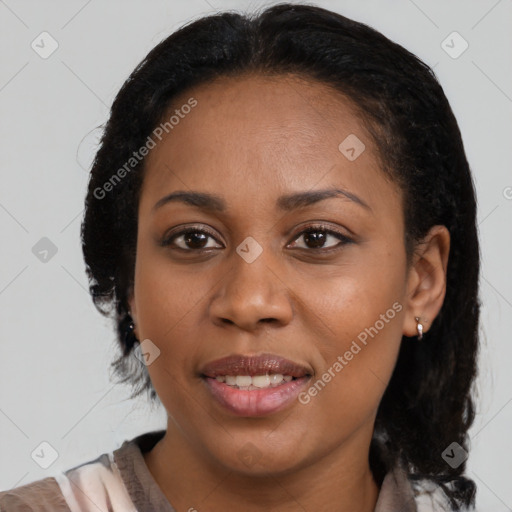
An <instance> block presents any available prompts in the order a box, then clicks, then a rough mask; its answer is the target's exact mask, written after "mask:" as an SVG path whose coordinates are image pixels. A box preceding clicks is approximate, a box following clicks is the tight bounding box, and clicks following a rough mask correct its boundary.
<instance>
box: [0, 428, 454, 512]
mask: <svg viewBox="0 0 512 512" xmlns="http://www.w3.org/2000/svg"><path fill="white" fill-rule="evenodd" d="M164 434H165V430H159V431H154V432H148V433H145V434H142V435H140V436H137V437H135V438H133V439H131V440H128V441H124V443H123V444H122V446H121V447H120V448H118V449H117V450H114V451H112V452H109V453H104V454H102V455H100V456H99V457H97V458H96V459H94V460H91V461H89V462H86V463H84V464H80V465H78V466H76V467H74V468H71V469H68V470H67V471H64V472H62V473H60V474H57V475H56V476H54V477H47V478H44V479H43V480H38V481H36V482H32V483H29V484H26V485H23V486H21V487H17V488H15V489H12V490H9V491H4V492H1V493H0V511H1V512H33V511H37V512H176V510H175V509H174V508H173V506H172V505H171V504H170V503H169V502H168V501H167V498H166V497H165V495H164V494H163V492H162V490H161V489H160V487H159V486H158V484H157V483H156V481H155V480H154V478H153V476H152V475H151V473H150V471H149V469H148V467H147V466H146V463H145V461H144V458H143V455H142V454H143V453H145V452H147V451H150V450H151V449H152V448H153V446H154V445H155V444H156V443H157V442H158V441H159V440H160V439H161V438H162V437H163V436H164ZM422 498H425V496H423V497H422V496H421V495H420V494H419V493H418V491H417V490H415V488H414V487H413V485H412V484H411V482H410V481H409V480H408V478H407V475H406V473H405V472H404V471H403V470H400V469H399V468H396V469H395V470H394V471H391V472H388V473H387V474H386V476H385V477H384V481H383V483H382V486H381V489H380V492H379V496H378V500H377V504H376V508H375V512H397V511H400V512H427V511H428V512H432V511H436V512H437V511H444V510H449V508H444V506H445V504H443V501H442V500H441V501H440V496H439V495H437V497H432V498H431V499H430V498H429V500H427V501H426V502H425V500H424V499H423V500H422ZM189 510H191V511H193V510H195V509H194V508H193V507H191V508H190V509H189Z"/></svg>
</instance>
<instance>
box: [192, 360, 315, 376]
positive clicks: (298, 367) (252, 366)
mask: <svg viewBox="0 0 512 512" xmlns="http://www.w3.org/2000/svg"><path fill="white" fill-rule="evenodd" d="M266 373H280V374H282V375H291V376H292V377H297V378H300V377H304V376H305V375H311V372H310V370H309V369H308V368H307V367H306V366H304V365H302V364H300V363H296V362H294V361H290V360H289V359H285V358H284V357H281V356H277V355H274V354H261V355H249V356H247V355H231V356H228V357H224V358H222V359H217V360H215V361H212V362H210V363H208V364H206V365H205V366H204V367H203V368H202V370H201V374H202V375H203V376H205V377H211V378H215V377H218V376H223V375H235V376H236V375H250V376H254V375H264V374H266Z"/></svg>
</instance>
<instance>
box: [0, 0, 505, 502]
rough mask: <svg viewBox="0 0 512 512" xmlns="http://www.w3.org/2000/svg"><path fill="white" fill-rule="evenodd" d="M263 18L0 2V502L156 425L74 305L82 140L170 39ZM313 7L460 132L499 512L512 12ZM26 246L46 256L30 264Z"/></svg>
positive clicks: (108, 3)
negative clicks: (208, 20)
mask: <svg viewBox="0 0 512 512" xmlns="http://www.w3.org/2000/svg"><path fill="white" fill-rule="evenodd" d="M269 4H270V3H269V2H265V3H264V2H254V1H253V2H249V1H244V0H232V1H228V0H186V1H172V2H171V1H169V0H167V1H164V0H159V1H157V0H151V1H142V0H130V1H127V0H124V1H122V0H116V1H113V0H102V1H99V0H89V1H87V0H60V1H56V0H52V1H45V2H40V1H38V0H30V1H29V0H0V43H1V44H0V54H1V66H0V109H1V117H0V120H1V121H0V123H1V133H0V159H1V160H0V161H1V167H0V168H1V182H0V227H1V264H0V343H1V345H0V347H1V357H0V376H1V377H0V378H1V386H0V432H1V435H0V466H1V467H0V489H2V490H5V489H10V488H12V487H14V486H19V485H23V484H27V483H29V482H31V481H34V480H37V479H40V478H44V477H46V476H53V475H55V474H56V473H57V472H59V471H61V470H64V469H67V468H70V467H72V466H74V465H77V464H79V463H83V462H85V461H88V460H91V459H93V458H96V457H97V456H98V455H99V454H101V453H103V452H106V451H110V450H112V449H115V448H117V447H118V446H120V444H121V443H122V442H123V441H124V440H125V439H130V438H132V437H134V436H136V435H138V434H140V433H143V432H147V431H150V430H156V429H158V428H164V427H165V412H164V411H163V410H161V409H156V410H151V408H150V407H149V405H148V404H147V403H146V400H145V399H143V398H141V399H139V400H129V399H128V397H129V391H130V390H129V388H128V387H123V386H121V385H114V384H113V382H111V381H110V379H109V371H108V367H109V364H110V362H111V361H112V359H113V358H114V357H115V355H116V354H117V349H116V347H115V343H114V331H113V328H112V324H111V323H110V321H108V320H107V319H105V318H103V317H101V316H100V315H99V313H98V312H97V311H96V310H95V308H94V306H93V304H92V301H91V299H90V297H89V294H88V291H87V286H88V283H87V279H86V276H85V271H84V263H83V259H82V254H81V248H80V242H79V229H80V222H81V217H82V210H83V200H84V194H85V189H86V184H87V178H88V169H89V166H90V164H91V162H92V158H93V155H94V151H95V149H96V143H97V140H98V129H97V127H98V126H100V125H101V124H103V123H104V122H105V121H106V119H107V116H108V111H109V107H110V105H111V103H112V101H113V99H114V96H115V94H116V93H117V91H118V90H119V88H120V86H121V85H122V83H123V82H124V80H125V79H126V78H127V77H128V75H129V73H130V72H131V71H132V69H133V68H134V67H135V66H136V65H137V64H138V63H139V61H140V60H141V59H142V58H143V57H144V56H145V55H146V54H147V52H148V51H149V50H150V49H151V48H152V47H154V46H155V45H156V44H157V43H158V42H160V41H161V40H162V39H164V38H165V37H166V36H167V35H169V34H170V33H171V32H173V31H174V30H175V29H176V28H178V27H179V26H180V25H182V24H183V23H185V22H187V21H190V20H192V19H195V18H197V17H199V16H202V15H205V14H208V13H214V12H216V11H218V10H225V9H236V10H249V11H254V10H255V9H257V8H260V7H262V6H264V5H269ZM316 5H319V6H322V7H326V8H329V9H332V10H334V11H337V12H339V13H341V14H344V15H346V16H348V17H352V18H354V19H356V20H358V21H362V22H364V23H367V24H369V25H371V26H373V27H375V28H376V29H378V30H380V31H381V32H383V33H384V34H385V35H386V36H388V37H389V38H391V39H392V40H394V41H396V42H398V43H400V44H402V45H403V46H405V47H406V48H408V49H409V50H411V51H412V52H413V53H415V54H417V55H418V56H419V57H420V58H421V59H423V60H424V61H425V62H426V63H427V64H429V65H430V66H432V67H434V70H435V72H436V74H437V76H438V78H439V80H440V82H441V84H442V85H443V87H444V90H445V92H446V94H447V96H448V99H449V100H450V102H451V105H452V108H453V110H454V112H455V115H456V117H457V119H458V121H459V125H460V128H461V131H462V135H463V139H464V143H465V147H466V150H467V156H468V159H469V161H470V164H471V168H472V170H473V173H474V177H475V182H476V188H477V194H478V203H479V212H478V218H479V229H480V236H481V247H482V258H483V268H482V279H481V298H482V302H483V309H482V328H481V332H482V348H481V354H480V375H479V378H478V382H477V389H478V402H477V406H478V414H477V418H476V421H475V424H474V426H473V428H472V429H471V445H472V451H471V454H470V458H469V462H468V475H469V476H470V477H471V478H472V479H474V480H475V482H476V483H477V485H478V504H479V510H485V511H495V510H496V511H497V510H512V486H510V481H511V477H512V462H511V457H510V456H511V453H512V440H511V436H510V432H511V429H512V404H511V402H512V385H511V384H512V371H511V368H510V364H511V360H512V343H511V339H510V332H511V331H512V321H511V318H512V273H511V272H510V262H511V258H512V241H511V223H510V221H511V219H512V173H511V161H512V158H511V156H512V155H511V153H512V152H511V148H512V138H511V131H512V129H511V127H512V80H511V79H512V59H510V55H511V49H512V31H511V30H510V27H511V26H512V2H511V1H510V0H482V1H468V0H458V1H454V0H452V1H450V2H447V1H445V0H435V1H432V0H414V1H413V0H385V1H382V0H371V1H361V0H331V1H327V0H326V1H318V2H316ZM43 32H47V34H43V35H41V33H43ZM453 32H457V34H455V35H454V34H453ZM41 39H43V41H44V42H43V43H41ZM443 41H444V43H443ZM57 45H58V46H57ZM466 45H468V47H467V49H465V51H463V52H462V50H464V48H465V47H466ZM55 48H56V49H55ZM52 50H54V51H53V53H51V55H46V54H45V52H46V53H49V52H50V51H52ZM461 52H462V53H461ZM459 53H460V55H459ZM41 239H44V240H43V241H41ZM46 239H48V240H49V241H51V243H50V242H49V241H48V240H46ZM37 244H39V245H37ZM41 244H42V245H41ZM34 247H35V249H34ZM40 247H45V248H46V249H47V250H49V252H48V254H47V255H46V256H45V258H46V261H42V260H41V258H42V255H41V252H40V251H39V252H38V248H39V249H40ZM43 260H44V257H43ZM41 443H49V445H51V447H52V449H53V450H55V452H56V453H57V455H56V460H55V461H54V462H53V463H52V464H51V465H50V466H49V467H48V468H46V469H44V468H42V467H40V465H38V464H37V463H36V460H37V457H35V456H34V457H33V456H32V455H31V454H34V453H37V451H38V450H39V451H40V450H41V449H44V448H45V447H46V448H48V447H47V445H45V444H43V445H41ZM50 450H51V449H50ZM47 453H48V452H47Z"/></svg>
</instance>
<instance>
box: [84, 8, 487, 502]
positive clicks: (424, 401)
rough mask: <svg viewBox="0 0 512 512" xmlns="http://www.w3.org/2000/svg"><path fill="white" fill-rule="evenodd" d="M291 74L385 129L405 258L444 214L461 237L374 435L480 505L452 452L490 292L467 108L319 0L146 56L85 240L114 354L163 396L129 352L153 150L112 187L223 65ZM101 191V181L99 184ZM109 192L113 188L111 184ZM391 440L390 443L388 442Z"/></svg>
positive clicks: (226, 70) (407, 346) (115, 113)
mask: <svg viewBox="0 0 512 512" xmlns="http://www.w3.org/2000/svg"><path fill="white" fill-rule="evenodd" d="M247 73H258V74H264V75H273V76H279V75H284V74H287V75H289V74H292V75H295V76H299V77H302V78H306V79H309V80H315V81H318V82H321V83H323V84H327V85H329V86H331V87H332V88H333V89H334V90H336V91H339V92H340V93H341V94H343V95H345V97H348V98H349V99H350V100H351V102H352V103H353V105H354V106H355V107H356V109H357V111H358V113H359V116H360V118H361V120H362V121H363V122H364V123H365V125H366V126H367V128H368V130H369V132H370V134H371V136H372V137H373V138H374V140H375V143H376V146H377V148H378V152H379V158H380V160H381V163H382V169H383V172H385V173H386V174H387V175H388V176H389V177H390V179H392V180H393V181H394V182H395V183H396V184H397V185H398V186H399V187H400V189H401V190H402V195H403V205H404V206H403V207H404V218H405V242H404V243H405V247H406V252H407V255H408V258H409V259H408V261H410V257H411V255H412V254H413V252H414V248H415V243H416V242H417V241H419V240H420V239H421V238H422V237H423V236H424V235H426V234H427V232H428V230H429V229H430V228H431V227H432V226H434V225H438V224H441V225H445V226H446V227H447V228H448V230H449V232H450V236H451V249H450V256H449V262H448V269H447V288H446V296H445V300H444V303H443V306H442V308H441V311H440V313H439V315H438V316H437V317H436V319H435V320H434V322H433V324H432V327H431V329H430V331H429V332H428V333H427V334H426V335H425V336H424V338H423V340H421V341H419V340H414V341H411V340H409V341H408V342H405V343H402V345H401V348H400V353H399V356H398V361H397V364H396V367H395V370H394V372H393V375H392V377H391V380H390V383H389V385H388V388H387V389H386V391H385V394H384V396H383V399H382V401H381V403H380V406H379V409H378V413H377V417H376V423H375V432H376V433H380V434H382V435H383V436H384V438H385V439H386V441H385V450H384V451H382V450H381V448H379V447H378V445H377V443H376V437H374V440H373V441H372V445H371V447H370V462H371V466H372V471H373V472H374V474H375V475H376V478H377V480H378V481H382V478H383V475H384V474H385V472H386V470H387V469H389V468H390V467H391V466H392V465H393V464H397V463H401V464H403V465H405V467H406V468H407V470H408V474H409V478H410V479H411V480H412V481H417V480H420V479H428V480H431V481H433V482H436V483H437V484H438V485H440V486H441V487H442V488H443V490H444V492H445V494H446V496H447V497H448V498H449V501H450V505H451V506H452V508H453V509H455V510H456V509H458V508H459V507H461V506H470V505H473V504H474V498H475V492H476V486H475V484H474V482H473V481H472V480H470V479H468V478H466V477H464V476H463V473H464V471H465V463H462V464H460V465H459V466H457V467H451V466H450V465H448V464H447V463H446V462H445V461H444V460H443V458H442V457H441V454H442V452H443V451H444V450H445V449H446V448H447V447H448V446H449V445H450V444H451V443H452V442H457V443H459V445H461V446H462V447H463V448H465V449H466V450H467V449H468V447H467V444H468V435H467V431H468V429H469V427H470V426H471V424H472V422H473V420H474V402H473V397H472V391H473V390H472V385H473V382H474V378H475V376H476V358H477V352H478V327H479V310H480V303H479V298H478V278H479V268H480V253H479V244H478V237H477V227H476V200H475V191H474V185H473V181H472V177H471V173H470V169H469V165H468V162H467V159H466V155H465V152H464V147H463V142H462V138H461V134H460V131H459V127H458V125H457V121H456V119H455V117H454V115H453V112H452V110H451V108H450V105H449V103H448V100H447V98H446V96H445V94H444V92H443V89H442V87H441V86H440V84H439V83H438V81H437V79H436V77H435V75H434V73H433V71H432V70H431V69H430V68H429V67H428V66H427V65H426V64H424V63H423V62H422V61H421V60H420V59H418V58H417V57H416V56H414V55H413V54H411V53H410V52H409V51H407V50H406V49H404V48H403V47H402V46H400V45H398V44H396V43H394V42H392V41H390V40H389V39H387V38H386V37H385V36H384V35H382V34H381V33H379V32H378V31H376V30H374V29H372V28H370V27H368V26H366V25H364V24H362V23H358V22H356V21H353V20H350V19H348V18H346V17H344V16H342V15H340V14H336V13H334V12H331V11H328V10H326V9H322V8H319V7H315V6H311V5H297V4H286V3H285V4H278V5H274V6H272V7H269V8H267V9H264V10H262V11H261V12H260V13H258V14H253V15H243V14H240V13H235V12H224V13H219V14H215V15H212V16H207V17H202V18H200V19H197V20H195V21H193V22H190V23H189V24H187V25H185V26H184V27H182V28H180V29H179V30H178V31H176V32H174V33H173V34H171V35H170V36H169V37H167V38H166V39H165V40H163V41H162V42H161V43H159V44H158V45H157V46H156V47H155V48H153V49H152V50H151V51H150V52H149V54H148V55H147V56H146V57H145V58H144V59H143V61H142V62H141V63H140V64H139V65H138V66H137V67H136V68H135V70H134V71H133V72H132V73H131V75H130V76H129V78H128V79H127V80H126V82H125V83H124V84H123V86H122V87H121V89H120V91H119V93H118V94H117V96H116V98H115V100H114V102H113V105H112V109H111V112H110V117H109V119H108V121H107V123H106V125H105V127H104V131H103V136H102V139H101V143H100V146H99V149H98V151H97V154H96V157H95V159H94V162H93V165H92V170H91V175H90V181H89V185H88V192H87V197H86V202H85V206H86V207H85V215H84V219H83V222H82V248H83V254H84V258H85V263H86V270H87V274H88V277H89V282H90V292H91V294H92V298H93V300H94V303H95V305H96V306H97V308H98V309H99V310H100V311H101V312H102V313H103V314H105V315H109V316H111V317H112V318H113V319H114V321H115V324H116V328H117V339H118V343H119V347H120V349H121V354H120V356H119V357H118V359H116V361H114V362H113V363H112V367H113V368H114V373H115V374H116V375H118V376H119V377H121V381H122V382H126V381H129V382H130V383H131V384H132V386H133V388H134V389H135V391H134V394H133V395H132V397H133V396H137V395H138V394H140V393H141V392H142V391H144V390H146V391H147V392H148V393H149V396H150V398H151V399H152V400H158V397H157V395H156V392H155V390H154V388H153V386H152V384H151V380H150V378H149V374H148V372H147V370H146V367H145V366H144V365H141V364H138V361H136V360H135V358H134V357H132V355H133V354H132V352H133V349H134V346H135V344H134V339H133V336H132V337H130V336H126V335H125V333H126V331H127V327H128V324H129V322H130V316H129V310H128V302H127V299H128V295H129V291H130V289H131V287H132V286H133V278H134V265H135V252H136V236H137V212H138V201H139V193H140V189H141V184H142V180H143V170H144V160H143V159H142V160H141V161H140V162H138V163H137V164H136V165H134V166H133V169H131V170H130V172H126V173H124V174H126V175H124V174H123V179H122V180H120V181H119V182H118V183H116V184H115V186H113V187H108V188H109V190H108V192H105V190H107V187H105V186H104V185H105V183H107V182H109V180H111V178H112V176H113V174H114V173H116V171H117V170H118V169H121V168H122V167H123V165H124V164H125V163H126V162H127V161H129V159H130V158H131V157H132V156H133V152H136V151H137V150H138V149H139V148H140V147H141V146H143V145H144V143H145V142H146V140H147V137H148V136H149V135H150V134H151V133H152V131H153V130H154V129H155V127H156V126H158V125H159V123H160V122H161V121H162V120H163V119H165V116H166V115H168V112H169V109H170V106H171V103H172V101H173V99H174V98H175V97H176V96H177V95H178V94H180V93H182V92H185V91H187V89H189V88H191V87H193V86H195V85H199V84H202V83H208V82H210V81H212V80H215V78H217V77H221V76H231V77H235V78H236V77H237V76H241V75H243V74H247ZM99 190H103V192H102V193H101V194H99V193H98V191H99ZM103 196H105V197H103ZM381 452H382V453H381Z"/></svg>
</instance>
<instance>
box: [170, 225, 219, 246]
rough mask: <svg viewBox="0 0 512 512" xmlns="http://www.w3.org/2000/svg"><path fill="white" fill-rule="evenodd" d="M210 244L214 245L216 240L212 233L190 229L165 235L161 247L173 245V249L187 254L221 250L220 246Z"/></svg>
mask: <svg viewBox="0 0 512 512" xmlns="http://www.w3.org/2000/svg"><path fill="white" fill-rule="evenodd" d="M211 242H215V243H216V239H215V237H214V235H213V234H212V233H210V232H209V231H207V230H205V229H199V228H195V227H190V228H187V229H184V230H181V231H178V232H176V231H175V232H171V233H170V234H166V235H165V236H164V238H163V240H162V241H161V245H162V246H169V245H173V246H174V247H175V248H178V249H181V250H183V251H189V252H192V251H202V250H206V249H218V248H222V245H221V246H220V247H219V246H218V245H216V244H215V243H213V244H212V243H211Z"/></svg>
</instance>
